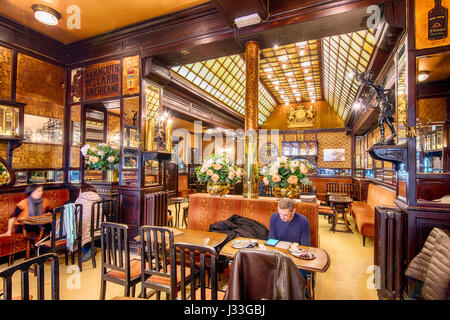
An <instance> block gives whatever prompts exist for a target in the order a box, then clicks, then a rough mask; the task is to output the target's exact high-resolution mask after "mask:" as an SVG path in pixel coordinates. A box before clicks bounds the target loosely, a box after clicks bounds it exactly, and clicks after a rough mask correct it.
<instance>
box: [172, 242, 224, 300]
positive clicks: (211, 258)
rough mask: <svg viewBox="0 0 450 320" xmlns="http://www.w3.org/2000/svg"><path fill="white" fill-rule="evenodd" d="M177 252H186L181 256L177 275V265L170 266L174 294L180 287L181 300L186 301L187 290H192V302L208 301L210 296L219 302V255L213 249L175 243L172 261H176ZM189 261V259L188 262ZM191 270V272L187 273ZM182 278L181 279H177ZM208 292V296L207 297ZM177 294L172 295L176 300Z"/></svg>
mask: <svg viewBox="0 0 450 320" xmlns="http://www.w3.org/2000/svg"><path fill="white" fill-rule="evenodd" d="M177 252H184V254H180V255H179V257H180V261H179V265H180V269H181V271H180V272H179V275H178V274H177V273H178V272H177V266H176V264H175V263H173V264H171V265H170V269H171V271H170V273H171V275H172V276H171V278H170V286H171V288H172V292H177V291H176V289H177V285H178V286H180V293H181V299H182V300H186V297H187V294H186V291H187V290H186V289H187V287H189V289H190V300H207V297H208V296H210V299H211V300H217V292H218V279H217V265H218V258H219V255H218V254H217V252H216V250H215V249H214V248H212V247H207V246H200V245H193V244H187V243H174V244H173V245H172V246H171V248H170V259H171V260H172V261H175V259H176V256H177ZM187 259H189V260H188V261H187ZM187 268H189V270H190V272H189V273H188V272H186V271H187V270H186V269H187ZM187 274H189V275H190V276H189V277H188V276H186V275H187ZM207 274H209V275H210V277H211V278H210V283H211V286H210V288H207V282H208V281H207ZM178 276H180V279H178V278H177V277H178ZM199 288H200V296H199V297H197V296H196V295H197V293H196V291H197V289H199ZM207 291H208V293H209V294H208V295H207ZM176 298H177V297H176V294H173V295H172V299H173V300H175V299H176Z"/></svg>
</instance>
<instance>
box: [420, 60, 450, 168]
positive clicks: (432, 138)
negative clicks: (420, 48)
mask: <svg viewBox="0 0 450 320" xmlns="http://www.w3.org/2000/svg"><path fill="white" fill-rule="evenodd" d="M416 67H417V75H418V78H417V101H416V121H417V125H416V127H419V128H423V130H421V132H420V133H421V134H420V136H419V137H418V138H417V142H416V150H417V173H420V174H443V173H450V159H449V155H448V153H449V148H448V147H449V144H448V142H449V128H448V127H449V126H448V120H449V108H450V107H449V89H448V88H449V87H450V52H444V53H440V54H437V55H431V56H422V57H419V58H418V59H417V61H416ZM425 126H426V127H425Z"/></svg>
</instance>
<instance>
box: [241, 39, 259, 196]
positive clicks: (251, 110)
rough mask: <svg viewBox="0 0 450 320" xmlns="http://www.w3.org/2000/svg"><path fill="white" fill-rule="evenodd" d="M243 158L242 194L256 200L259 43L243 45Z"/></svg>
mask: <svg viewBox="0 0 450 320" xmlns="http://www.w3.org/2000/svg"><path fill="white" fill-rule="evenodd" d="M245 63H246V67H245V70H246V79H245V156H244V171H245V174H244V182H243V183H244V185H243V188H244V192H243V196H244V198H247V199H256V198H258V180H259V173H258V92H259V43H258V42H257V41H249V42H247V43H246V45H245Z"/></svg>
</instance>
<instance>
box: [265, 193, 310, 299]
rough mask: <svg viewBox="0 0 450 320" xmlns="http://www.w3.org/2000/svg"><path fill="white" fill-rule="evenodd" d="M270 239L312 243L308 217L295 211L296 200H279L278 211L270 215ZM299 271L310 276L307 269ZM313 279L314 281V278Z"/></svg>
mask: <svg viewBox="0 0 450 320" xmlns="http://www.w3.org/2000/svg"><path fill="white" fill-rule="evenodd" d="M269 239H278V240H280V241H288V242H297V243H298V244H299V245H301V246H306V247H309V246H310V245H311V240H310V235H309V222H308V219H307V218H306V217H305V216H304V215H302V214H300V213H298V212H295V207H294V201H292V200H291V199H289V198H283V199H281V200H280V201H279V202H278V212H275V213H274V214H272V217H270V226H269ZM299 271H300V272H301V274H302V275H303V276H304V277H305V278H307V277H308V273H307V272H306V271H304V270H302V269H299ZM311 277H312V275H311ZM312 281H313V283H314V280H312ZM313 286H314V284H313ZM305 296H306V297H307V296H308V295H307V290H305Z"/></svg>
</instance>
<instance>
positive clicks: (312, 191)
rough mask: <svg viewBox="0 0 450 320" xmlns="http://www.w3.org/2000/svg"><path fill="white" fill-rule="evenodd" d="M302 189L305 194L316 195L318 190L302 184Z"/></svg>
mask: <svg viewBox="0 0 450 320" xmlns="http://www.w3.org/2000/svg"><path fill="white" fill-rule="evenodd" d="M300 188H301V190H302V193H303V194H316V188H314V187H313V186H312V185H310V184H302V185H301V186H300Z"/></svg>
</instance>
